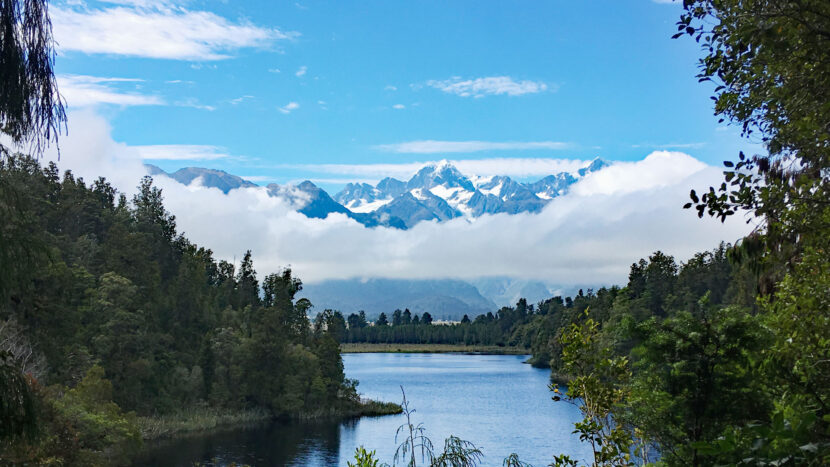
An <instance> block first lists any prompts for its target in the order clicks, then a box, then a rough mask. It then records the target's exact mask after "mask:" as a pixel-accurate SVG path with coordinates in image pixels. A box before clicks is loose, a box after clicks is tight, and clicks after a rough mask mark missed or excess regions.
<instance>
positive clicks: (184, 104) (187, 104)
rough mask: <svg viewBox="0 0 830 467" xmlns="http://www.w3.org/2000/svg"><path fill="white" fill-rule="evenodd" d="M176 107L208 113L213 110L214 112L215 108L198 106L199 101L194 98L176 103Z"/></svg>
mask: <svg viewBox="0 0 830 467" xmlns="http://www.w3.org/2000/svg"><path fill="white" fill-rule="evenodd" d="M176 105H177V106H179V107H192V108H194V109H199V110H207V111H208V112H213V111H214V110H216V107H215V106H212V105H207V104H200V103H199V100H198V99H196V98H194V97H188V98H187V99H182V100H180V101H176Z"/></svg>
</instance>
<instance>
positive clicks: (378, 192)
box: [146, 157, 610, 230]
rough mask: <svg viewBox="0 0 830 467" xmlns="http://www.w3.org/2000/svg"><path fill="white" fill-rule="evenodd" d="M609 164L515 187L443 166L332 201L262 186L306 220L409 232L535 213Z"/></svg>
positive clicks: (218, 175) (205, 175)
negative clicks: (348, 221) (339, 220)
mask: <svg viewBox="0 0 830 467" xmlns="http://www.w3.org/2000/svg"><path fill="white" fill-rule="evenodd" d="M609 165H610V164H609V163H608V162H606V161H604V160H602V159H600V158H598V157H597V158H594V159H593V160H591V161H590V162H588V163H587V164H586V165H584V166H583V167H581V168H579V169H577V170H576V171H574V172H559V173H556V174H551V175H548V176H545V177H543V178H541V179H539V180H537V181H535V182H518V181H516V180H513V179H512V178H510V177H508V176H504V175H494V176H489V177H472V178H471V177H467V176H465V175H464V174H462V173H461V172H460V171H459V170H458V169H457V168H456V167H455V166H454V165H453V164H452V163H450V162H449V161H447V160H441V161H438V162H432V163H429V164H426V165H425V166H423V167H422V168H420V169H419V170H418V171H417V172H416V173H415V174H414V175H413V176H412V177H411V178H410V179H409V180H407V181H402V180H398V179H395V178H392V177H386V178H384V179H383V180H381V181H380V182H378V183H377V184H376V185H375V186H372V185H370V184H368V183H348V184H346V186H345V187H344V188H343V189H342V190H340V191H339V192H337V193H336V194H335V195H334V196H331V195H329V194H328V193H327V192H326V191H325V190H324V189H322V188H320V187H318V186H317V185H315V184H314V183H313V182H311V181H310V180H305V181H303V182H301V183H300V184H298V185H278V184H275V183H271V184H268V185H267V186H266V187H265V188H266V189H267V190H268V194H269V195H270V196H278V197H284V198H286V199H287V200H288V201H290V202H291V203H292V204H293V205H295V206H296V209H297V211H299V212H300V213H302V214H304V215H306V216H307V217H309V218H318V219H325V218H326V217H328V216H329V215H330V214H334V213H339V214H343V215H346V216H348V217H350V218H352V219H354V220H355V221H357V222H359V223H360V224H362V225H364V226H365V227H368V228H373V227H378V226H383V227H392V228H396V229H402V230H406V229H410V228H412V227H414V226H415V225H417V224H418V223H420V222H424V221H426V222H433V221H434V222H445V221H448V220H451V219H456V218H459V217H461V218H466V219H468V220H470V221H472V220H474V219H475V218H476V217H480V216H483V215H488V214H500V213H505V214H519V213H525V212H527V213H535V212H539V211H541V210H542V208H544V207H545V206H546V205H547V204H548V203H549V202H550V201H551V200H553V199H554V198H556V197H558V196H562V195H564V194H566V193H567V192H568V190H569V188H570V186H571V185H573V184H574V183H576V182H577V181H579V179H581V178H583V177H585V176H586V175H588V174H590V173H593V172H597V171H600V170H602V169H604V168H605V167H608V166H609ZM146 167H147V170H148V172H149V173H150V174H151V175H164V176H167V177H170V178H172V179H174V180H176V181H178V182H179V183H183V184H185V185H187V184H190V183H193V181H194V180H197V179H199V180H200V182H201V184H202V185H203V186H206V187H213V188H218V189H220V190H222V192H224V193H228V192H229V191H230V190H234V189H239V188H253V187H256V186H258V185H256V184H254V183H252V182H250V181H248V180H245V179H243V178H242V177H238V176H236V175H232V174H229V173H227V172H224V171H222V170H214V169H204V168H199V167H185V168H182V169H179V170H177V171H176V172H173V173H167V172H165V171H163V170H161V169H159V168H158V167H156V166H152V165H149V164H147V165H146Z"/></svg>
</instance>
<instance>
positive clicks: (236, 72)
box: [50, 0, 758, 283]
mask: <svg viewBox="0 0 830 467" xmlns="http://www.w3.org/2000/svg"><path fill="white" fill-rule="evenodd" d="M50 11H51V15H52V22H53V28H54V34H55V37H56V39H57V41H58V43H59V47H58V51H59V55H58V57H57V59H56V72H57V75H58V79H59V86H60V91H61V93H62V94H63V96H64V98H65V99H66V102H67V104H68V110H69V134H68V135H67V136H65V137H64V138H63V139H62V142H61V165H62V166H63V167H66V168H73V169H75V170H77V171H79V172H80V173H82V174H84V175H86V176H87V178H90V177H93V176H94V175H106V176H108V177H109V178H111V179H112V180H114V181H115V182H116V186H118V187H119V188H122V189H123V190H125V191H129V190H130V189H131V187H134V186H135V185H136V184H137V183H138V178H139V177H140V176H141V175H143V170H142V166H141V164H142V163H151V164H155V165H158V166H159V167H161V168H163V169H165V170H168V171H173V170H176V169H178V168H181V167H186V166H198V167H208V168H215V169H221V170H225V171H227V172H230V173H233V174H236V175H240V176H243V177H245V178H247V179H249V180H251V181H253V182H255V183H259V184H262V185H264V184H267V183H271V182H275V183H280V184H284V183H297V182H299V181H302V180H305V179H310V180H312V181H313V182H315V183H317V184H318V185H320V186H322V187H323V188H325V189H326V190H328V191H329V192H330V193H332V194H334V193H335V192H336V191H338V190H339V189H340V188H342V186H343V185H344V184H345V183H346V182H351V181H366V182H376V181H377V180H380V179H381V178H383V177H385V176H396V177H398V178H401V179H406V178H408V176H409V175H411V174H412V173H414V172H415V171H416V170H417V168H418V167H420V166H421V165H422V164H423V163H425V162H427V161H434V160H439V159H450V160H452V161H455V162H456V164H457V165H458V166H459V168H461V170H462V172H465V173H466V174H468V175H481V176H486V175H510V176H513V177H515V178H518V179H520V180H532V179H538V178H541V177H542V176H544V175H548V174H550V173H552V172H553V171H555V169H556V168H557V167H561V166H573V165H574V164H576V165H578V164H579V163H580V161H587V160H590V159H593V158H594V157H601V158H603V159H606V160H608V161H616V162H617V169H615V170H617V171H618V172H611V173H612V174H616V176H615V177H613V178H611V179H609V178H608V176H607V175H606V176H604V177H605V179H603V178H593V179H592V180H593V181H591V180H585V181H584V183H583V182H580V184H579V185H578V186H577V187H575V189H574V193H573V194H572V195H568V196H566V197H563V199H562V200H559V201H557V202H556V203H551V204H550V205H549V206H548V208H546V210H545V211H544V212H543V213H542V214H540V215H538V216H533V215H519V216H506V215H504V216H492V218H489V217H488V218H487V219H483V220H480V221H477V222H475V223H472V224H471V223H469V222H467V221H464V220H460V221H458V222H455V221H452V222H447V223H442V224H435V223H422V224H423V225H419V226H418V227H416V228H415V229H412V230H410V231H407V232H400V231H395V230H390V229H383V228H379V229H365V228H363V227H362V226H359V225H358V224H356V223H354V222H353V221H350V220H348V219H346V218H340V217H338V216H332V217H330V218H329V219H326V220H308V219H303V218H301V217H302V216H301V215H299V214H297V213H294V212H293V211H291V210H290V209H288V210H286V209H285V207H284V206H280V205H279V204H280V202H279V201H278V200H268V199H265V198H263V197H262V196H263V194H262V192H259V191H257V190H237V191H238V193H233V192H232V193H231V194H230V195H221V196H223V197H220V194H219V193H214V191H216V190H208V189H200V188H199V187H186V188H183V187H177V186H174V185H171V184H165V183H166V182H164V181H159V183H160V184H162V185H164V188H165V190H166V191H165V194H166V199H167V203H168V206H169V208H170V209H171V211H172V212H173V213H174V214H176V215H177V216H178V218H179V226H180V228H182V229H183V230H186V231H187V233H188V235H189V236H190V237H194V239H195V240H196V241H198V242H200V243H204V244H207V246H209V247H212V248H214V251H216V252H217V254H218V255H219V256H220V257H222V256H223V257H228V258H230V257H238V256H241V254H242V253H243V252H244V249H247V248H252V249H254V250H255V257H256V252H257V250H258V251H259V252H261V255H260V257H261V258H262V260H261V261H262V263H263V264H264V265H265V267H266V268H272V269H274V268H277V267H279V266H286V265H289V264H290V265H292V266H293V267H295V268H296V269H298V272H300V274H305V277H307V278H310V279H311V280H323V279H327V278H341V277H374V276H389V277H435V276H437V275H441V274H444V275H448V276H453V277H467V276H470V275H471V274H470V272H469V271H470V270H471V267H472V268H476V267H477V269H476V270H477V271H478V272H477V274H479V275H481V274H485V275H486V274H495V272H493V271H495V270H497V269H502V270H503V269H508V270H509V271H507V272H508V273H509V275H514V276H516V277H519V276H521V277H525V276H533V277H534V278H538V279H544V280H546V281H548V282H550V283H562V282H563V281H571V282H577V281H583V282H591V281H594V282H602V283H608V282H620V281H622V280H623V279H624V278H625V275H626V271H627V267H628V265H630V263H631V262H633V261H635V260H636V259H637V258H638V257H639V256H642V255H644V254H648V252H649V251H653V250H654V249H656V248H655V247H657V246H659V247H661V248H665V249H669V250H671V249H672V248H674V249H675V250H677V251H678V257H679V258H683V257H686V258H687V257H688V256H689V255H690V254H691V253H693V252H694V251H699V250H701V249H705V248H711V247H714V246H716V244H717V242H718V241H720V240H727V241H735V240H736V239H737V238H739V237H740V235H742V233H744V232H745V231H746V226H745V224H744V223H743V222H742V221H741V220H739V221H737V222H733V223H730V225H726V226H721V225H720V224H719V223H717V222H714V221H712V222H706V221H698V220H697V219H696V217H695V216H693V215H690V213H689V212H688V211H682V210H679V209H678V206H680V205H682V204H683V203H684V202H685V197H686V196H687V193H688V190H689V187H690V186H692V182H695V181H696V182H699V183H703V184H707V186H708V184H712V183H715V182H718V177H719V173H720V172H719V170H718V169H717V168H716V167H718V166H720V161H722V160H724V159H729V158H734V157H735V155H736V154H737V152H738V150H748V151H750V152H751V151H757V150H758V147H757V146H756V145H754V144H752V142H749V141H746V140H744V139H741V137H740V135H739V130H738V129H737V128H736V127H731V126H727V125H725V124H719V123H718V121H717V118H716V117H714V116H713V111H712V101H711V100H710V98H709V96H710V95H711V92H712V87H711V86H710V85H707V84H705V83H704V84H701V83H698V81H697V78H695V75H696V73H697V59H698V57H699V56H700V50H699V48H698V45H697V44H695V43H694V41H691V40H689V39H678V40H672V39H671V38H670V37H671V35H672V34H673V33H674V32H675V30H676V26H675V22H676V20H677V18H678V17H679V15H680V11H681V7H680V5H679V4H677V2H674V3H672V2H665V1H660V2H657V1H652V0H629V1H625V2H619V1H611V0H608V1H599V0H598V1H577V2H574V1H568V2H565V1H554V0H551V1H482V0H476V1H457V2H444V1H418V2H412V1H390V0H377V1H364V2H359V3H355V2H337V1H330V2H324V1H308V0H300V1H279V2H278V1H256V0H252V1H239V0H237V1H227V0H225V1H222V0H216V1H213V0H184V1H176V0H109V1H86V0H56V1H55V2H52V3H51V10H50ZM678 168H681V169H683V170H681V172H680V173H677V169H678ZM620 181H626V183H627V185H623V184H621V183H620ZM275 203H276V204H275ZM620 203H623V204H620ZM625 203H628V204H625ZM664 211H665V212H664ZM670 211H671V212H670ZM675 211H677V212H675ZM586 213H587V214H586ZM298 216H299V217H298ZM568 216H572V217H568ZM654 216H657V217H654ZM660 216H664V217H662V218H660ZM220 218H221V219H222V222H221V223H219V222H218V221H217V219H220ZM206 219H207V220H206ZM667 223H668V224H667ZM217 226H222V228H217ZM243 227H244V228H245V229H250V230H245V229H243ZM529 228H532V229H535V231H534V234H533V236H532V238H531V237H528V238H524V236H527V235H528V234H527V233H524V232H526V231H527V230H528V229H529ZM511 235H512V236H511ZM500 238H501V239H502V240H503V241H504V242H507V243H509V244H510V246H509V248H506V249H505V250H504V251H503V252H501V253H499V254H494V255H492V256H491V257H490V258H489V259H488V258H483V257H482V251H486V250H488V249H492V242H494V241H497V240H498V239H500ZM476 239H477V240H476ZM511 239H512V240H511ZM517 239H518V240H521V241H518V242H517ZM327 242H329V243H327ZM274 243H280V244H279V245H276V246H275V245H274ZM442 243H443V245H444V246H441V245H442ZM416 245H419V246H420V248H421V249H418V248H417V247H416ZM335 247H337V249H344V248H345V249H346V250H348V251H347V252H343V251H333V248H335ZM542 249H545V250H551V251H555V253H551V254H540V251H541V250H542ZM427 250H429V251H431V252H432V253H433V254H425V253H424V251H427ZM564 250H567V251H564ZM670 252H671V251H670ZM502 253H503V254H502ZM326 255H329V256H328V258H327V257H326ZM603 256H604V257H605V259H604V260H603V259H602V257H603ZM451 261H453V262H456V263H458V264H459V266H458V267H457V268H454V267H452V266H450V265H449V263H450V262H451ZM510 261H512V262H515V263H517V265H521V264H523V266H522V267H519V266H516V268H515V270H512V269H511V268H510V267H508V266H506V264H505V263H507V262H510ZM378 264H384V265H385V267H384V268H382V270H379V268H378ZM528 264H529V265H531V266H534V265H535V266H536V268H535V269H533V268H529V267H527V265H528ZM528 271H531V272H528ZM575 271H583V272H581V273H579V274H576V273H575ZM577 276H578V277H577Z"/></svg>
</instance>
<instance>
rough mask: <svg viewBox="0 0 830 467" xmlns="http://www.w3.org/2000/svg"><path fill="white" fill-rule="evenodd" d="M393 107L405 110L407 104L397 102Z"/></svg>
mask: <svg viewBox="0 0 830 467" xmlns="http://www.w3.org/2000/svg"><path fill="white" fill-rule="evenodd" d="M392 108H393V109H397V110H403V109H405V108H406V106H405V105H403V104H395V105H393V106H392Z"/></svg>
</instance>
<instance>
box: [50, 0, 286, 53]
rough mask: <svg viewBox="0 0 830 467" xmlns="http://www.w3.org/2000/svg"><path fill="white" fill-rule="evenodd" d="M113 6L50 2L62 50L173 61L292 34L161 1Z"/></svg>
mask: <svg viewBox="0 0 830 467" xmlns="http://www.w3.org/2000/svg"><path fill="white" fill-rule="evenodd" d="M110 3H116V4H118V6H114V7H108V8H97V9H96V8H89V7H86V6H71V5H63V6H53V7H52V10H51V16H52V24H53V27H54V31H55V38H56V39H57V42H58V43H59V50H60V51H61V52H67V51H79V52H83V53H87V54H115V55H128V56H138V57H149V58H162V59H178V60H208V61H210V60H221V59H225V58H228V57H230V56H231V54H232V53H233V52H235V51H237V50H238V49H241V48H247V47H268V46H270V45H272V44H273V43H274V42H276V41H278V40H287V39H291V38H293V37H296V36H297V35H298V33H296V32H283V31H281V30H279V29H276V28H266V27H260V26H256V25H253V24H251V23H249V22H247V21H240V22H232V21H229V20H227V19H226V18H223V17H221V16H218V15H216V14H214V13H211V12H208V11H191V10H187V9H185V8H184V7H180V6H176V5H173V4H172V3H168V2H164V1H153V0H138V1H133V0H128V1H116V2H110Z"/></svg>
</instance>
